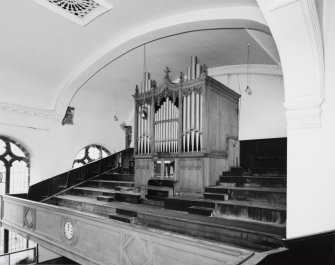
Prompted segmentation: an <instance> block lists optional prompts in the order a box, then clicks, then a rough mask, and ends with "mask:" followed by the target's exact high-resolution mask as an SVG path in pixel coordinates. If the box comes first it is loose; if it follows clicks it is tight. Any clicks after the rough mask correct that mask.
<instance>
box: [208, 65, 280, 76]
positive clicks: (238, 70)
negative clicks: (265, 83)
mask: <svg viewBox="0 0 335 265" xmlns="http://www.w3.org/2000/svg"><path fill="white" fill-rule="evenodd" d="M246 73H247V65H245V64H242V65H229V66H219V67H213V68H209V69H208V75H210V76H212V77H215V76H219V75H231V74H246ZM249 74H259V75H273V76H283V73H282V70H281V67H280V66H278V65H265V64H252V65H250V68H249Z"/></svg>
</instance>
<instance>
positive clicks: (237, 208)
mask: <svg viewBox="0 0 335 265" xmlns="http://www.w3.org/2000/svg"><path fill="white" fill-rule="evenodd" d="M213 214H214V215H215V216H217V217H226V216H228V217H237V218H240V219H251V220H257V221H262V222H269V223H276V224H281V225H284V224H285V223H286V206H285V205H280V204H272V203H256V202H248V201H237V200H229V201H223V202H218V203H217V204H216V208H215V211H214V213H213Z"/></svg>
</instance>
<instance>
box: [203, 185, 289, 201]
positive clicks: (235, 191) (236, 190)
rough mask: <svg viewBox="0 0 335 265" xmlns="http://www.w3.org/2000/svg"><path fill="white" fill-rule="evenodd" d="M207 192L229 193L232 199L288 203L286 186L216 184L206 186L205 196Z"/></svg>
mask: <svg viewBox="0 0 335 265" xmlns="http://www.w3.org/2000/svg"><path fill="white" fill-rule="evenodd" d="M206 194H227V195H228V197H229V199H231V200H244V201H255V202H269V203H277V204H286V189H285V188H268V187H265V188H264V187H225V186H215V187H208V188H205V198H206V196H207V195H206ZM207 197H208V196H207ZM208 198H210V196H209V197H208Z"/></svg>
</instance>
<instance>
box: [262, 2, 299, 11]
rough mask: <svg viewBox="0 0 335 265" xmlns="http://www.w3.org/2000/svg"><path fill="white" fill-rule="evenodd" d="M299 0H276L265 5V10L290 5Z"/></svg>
mask: <svg viewBox="0 0 335 265" xmlns="http://www.w3.org/2000/svg"><path fill="white" fill-rule="evenodd" d="M297 1H299V0H276V1H272V2H271V3H269V4H268V5H267V11H269V12H272V11H274V10H276V9H279V8H282V7H285V6H288V5H291V4H293V3H295V2H297Z"/></svg>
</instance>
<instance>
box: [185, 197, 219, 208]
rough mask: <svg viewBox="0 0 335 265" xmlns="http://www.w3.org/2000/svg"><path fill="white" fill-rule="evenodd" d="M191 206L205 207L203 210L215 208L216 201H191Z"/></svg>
mask: <svg viewBox="0 0 335 265" xmlns="http://www.w3.org/2000/svg"><path fill="white" fill-rule="evenodd" d="M191 202H192V206H198V207H205V208H213V209H214V208H215V204H216V202H217V200H210V199H194V200H192V201H191Z"/></svg>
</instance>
